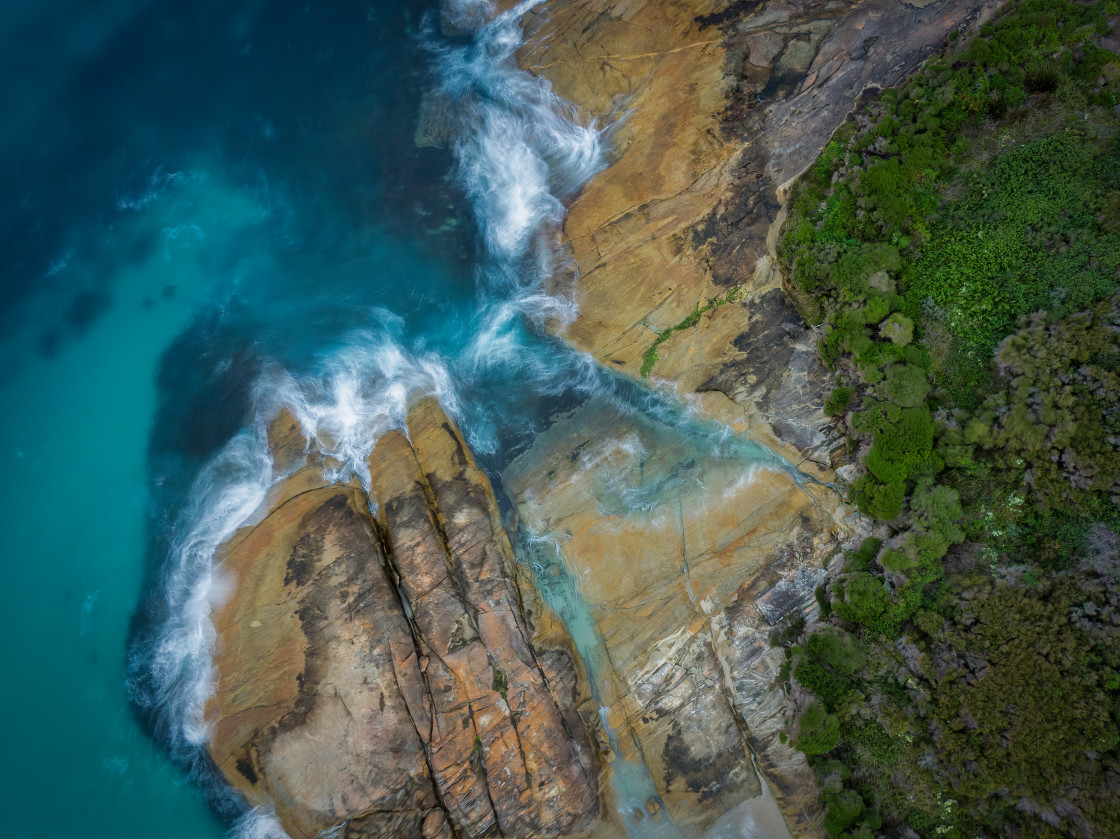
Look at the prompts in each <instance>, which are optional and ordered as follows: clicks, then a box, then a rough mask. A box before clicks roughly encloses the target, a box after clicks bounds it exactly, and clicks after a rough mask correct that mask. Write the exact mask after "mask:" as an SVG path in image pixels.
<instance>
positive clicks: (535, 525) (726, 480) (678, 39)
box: [503, 0, 998, 836]
mask: <svg viewBox="0 0 1120 839" xmlns="http://www.w3.org/2000/svg"><path fill="white" fill-rule="evenodd" d="M997 5H998V0H940V2H927V0H912V1H911V2H899V0H844V1H843V2H839V3H836V2H824V1H823V0H775V2H753V0H749V1H748V2H740V0H735V2H729V1H728V0H723V2H720V0H591V2H584V1H583V0H580V2H576V0H546V2H544V3H542V4H540V5H539V6H537V7H535V8H534V9H533V10H532V11H530V12H529V13H528V14H527V15H526V18H525V29H526V31H528V32H530V33H532V35H531V37H530V38H529V40H528V42H527V44H526V45H525V46H524V47H523V48H522V49H521V51H520V53H519V56H518V58H519V61H520V63H521V66H523V67H524V68H526V69H528V70H529V71H531V72H534V73H537V74H539V75H542V76H544V77H545V78H547V79H548V80H549V81H550V82H551V84H552V86H553V87H554V89H555V90H556V91H557V92H558V93H559V94H560V95H562V96H564V97H565V98H566V99H568V100H569V101H570V102H572V103H574V104H575V105H577V106H578V107H580V108H582V109H584V111H585V112H587V113H589V114H591V115H592V116H594V117H596V118H597V119H598V120H599V121H600V124H602V122H604V121H605V120H607V119H609V118H611V117H612V115H614V114H616V113H624V114H625V118H624V119H623V120H622V121H621V122H620V124H619V125H618V126H617V129H616V131H615V132H614V134H613V138H612V143H613V151H614V159H613V160H612V163H611V166H610V167H609V168H607V169H605V170H604V171H603V172H601V173H600V174H598V175H597V176H596V177H595V178H593V179H592V180H591V181H590V182H589V183H588V184H587V185H586V186H585V187H584V189H583V191H582V193H581V194H580V196H579V197H578V198H577V199H576V201H575V202H574V203H573V205H572V206H571V207H570V209H569V214H568V217H567V220H566V222H565V226H564V239H565V243H566V246H567V247H568V248H570V251H571V256H572V258H573V259H574V261H575V263H576V264H577V265H578V269H579V279H578V282H577V284H576V285H575V286H574V290H573V293H574V296H575V298H576V301H577V302H578V304H579V317H578V319H577V320H576V321H575V322H574V323H571V324H570V325H568V326H567V327H565V328H564V331H563V333H562V335H563V337H564V338H565V339H566V340H568V341H569V342H570V343H572V344H573V345H575V346H576V347H578V348H580V349H582V350H586V351H588V352H590V353H591V354H592V355H594V357H595V358H597V359H598V360H599V361H600V362H602V363H603V364H604V365H606V366H608V367H609V368H611V369H614V370H619V371H621V372H624V373H627V374H630V375H632V376H635V377H637V376H639V375H640V372H641V370H642V367H643V363H645V364H646V365H647V366H648V365H649V364H650V362H651V361H652V367H651V369H649V373H650V379H651V380H662V381H664V382H666V383H667V384H668V386H669V387H671V388H672V389H673V390H674V391H675V392H676V393H678V394H679V395H681V396H682V397H684V398H686V399H687V400H688V402H689V404H690V405H692V406H694V407H696V408H698V409H699V410H700V411H701V412H702V413H703V414H705V415H706V416H708V417H712V418H715V419H718V420H720V421H722V422H724V423H725V424H727V425H729V426H730V427H732V428H734V429H735V430H736V431H738V432H741V433H743V434H745V435H746V436H749V437H751V438H753V439H754V440H757V441H759V442H761V443H763V444H765V445H766V446H768V447H769V448H770V449H772V450H773V451H775V452H778V453H780V454H782V455H784V456H785V458H786V459H787V460H788V461H789V462H790V463H794V464H797V466H798V467H799V468H800V469H801V470H802V471H804V472H806V473H808V474H809V475H812V476H815V477H817V478H819V479H820V480H821V481H824V482H831V481H833V480H834V477H833V475H832V472H831V466H832V462H833V459H834V456H835V454H836V451H837V446H838V442H839V441H838V437H837V435H836V433H835V431H834V430H833V429H832V427H831V426H830V423H829V421H828V419H827V417H825V415H824V413H823V411H822V409H821V406H822V403H823V401H824V398H825V396H826V394H827V392H828V390H829V389H830V387H831V383H830V379H829V376H828V374H827V372H826V371H825V370H823V369H822V367H821V365H820V362H819V360H818V354H817V349H816V337H815V335H814V333H813V331H812V330H811V329H809V328H808V327H807V326H806V325H805V324H804V323H803V322H802V320H801V318H800V317H799V316H798V314H797V313H796V311H795V310H794V308H793V307H792V306H791V305H790V303H789V301H788V300H787V299H786V296H785V293H784V290H783V278H782V276H781V274H780V271H779V270H778V269H777V266H776V258H775V246H776V240H777V234H778V230H779V227H780V224H781V213H782V204H783V202H784V201H785V200H786V197H787V194H788V188H789V186H790V184H791V183H792V181H793V180H794V179H795V178H796V177H797V175H798V174H799V173H800V172H802V171H803V170H804V169H805V167H806V166H808V165H809V164H810V163H811V162H812V161H813V159H814V158H815V157H816V155H817V153H818V151H819V149H820V148H821V147H822V146H824V145H825V143H826V142H827V141H828V139H829V138H830V136H831V134H832V132H833V131H834V130H835V129H836V128H837V127H838V126H839V124H840V123H841V122H842V120H843V119H844V118H845V117H846V115H847V114H849V112H850V111H851V110H852V109H853V107H854V106H855V105H856V103H857V102H858V101H859V100H860V98H861V96H862V95H863V94H864V93H865V91H867V90H868V89H869V88H873V87H876V86H880V87H882V86H888V85H892V84H895V83H897V82H899V81H901V80H902V79H903V78H904V77H905V76H906V75H907V74H908V73H909V72H911V71H912V70H913V69H914V68H915V67H917V65H918V64H919V63H920V62H921V61H922V60H923V59H924V58H926V57H927V56H928V55H929V54H930V53H931V52H932V51H933V50H934V49H936V48H937V47H938V46H939V45H940V44H941V43H942V42H943V41H944V39H945V37H946V35H947V34H948V32H949V31H950V30H951V29H953V28H963V27H965V26H967V25H969V24H970V23H971V22H973V21H974V20H976V19H977V17H978V16H979V15H981V14H982V13H983V12H984V11H985V10H989V9H991V8H994V7H995V6H997ZM564 279H565V282H566V281H567V279H566V277H565V278H564ZM732 290H734V293H733V294H732V295H730V297H729V294H728V293H729V292H731V291H732ZM717 298H722V300H723V301H724V302H721V304H720V305H718V306H717V307H715V308H713V309H711V310H710V311H708V312H706V313H705V314H703V315H700V316H699V317H698V318H696V319H695V322H693V323H691V324H690V325H688V326H687V327H686V328H682V329H679V330H676V331H673V332H671V333H668V334H667V333H666V330H668V329H670V328H671V327H675V326H677V325H679V324H682V323H684V322H685V321H686V319H687V318H689V316H690V315H692V313H693V312H694V311H696V310H697V308H698V307H702V306H704V305H705V304H707V303H708V302H709V301H712V300H715V299H717ZM659 335H662V336H665V337H664V339H663V340H660V341H659V343H658V344H657V346H656V358H654V357H652V356H650V355H649V354H648V353H649V350H650V349H651V348H652V347H653V346H654V342H655V341H657V339H658V336H659ZM594 414H595V409H589V410H585V411H583V412H582V414H581V416H580V417H577V418H573V419H572V420H571V421H569V422H567V423H565V424H560V425H558V426H557V427H556V428H555V429H554V430H553V431H552V432H550V433H549V434H548V435H545V436H544V437H542V438H540V439H539V440H538V441H537V443H536V444H535V445H534V447H533V448H532V449H531V450H530V451H529V452H528V453H526V454H525V455H523V456H522V457H521V458H519V460H518V461H516V462H515V463H514V464H513V465H512V466H511V468H510V469H509V470H508V471H507V473H506V474H505V475H504V476H503V479H504V483H505V485H506V487H507V489H508V490H509V491H510V493H511V495H512V497H513V499H514V502H515V503H516V504H517V505H518V507H519V511H520V513H521V516H522V521H523V522H524V524H525V526H526V527H527V529H528V530H529V531H530V532H531V533H532V534H534V535H535V536H539V537H547V538H551V539H553V540H555V541H556V543H557V544H559V545H561V548H560V552H561V554H562V556H563V562H564V565H565V567H566V568H567V569H568V572H569V573H570V574H571V575H572V576H573V577H575V578H576V579H578V580H579V582H580V585H581V590H582V591H583V593H584V594H585V596H586V598H587V599H588V601H589V603H590V605H591V607H592V613H593V619H594V622H595V627H596V630H597V631H598V632H599V634H600V635H601V637H602V642H603V644H604V646H605V653H604V655H605V656H606V657H608V658H609V663H608V666H607V669H608V670H609V671H610V672H611V673H612V674H613V676H614V684H613V695H612V696H610V697H608V702H609V705H610V711H611V715H610V717H611V719H610V721H611V722H612V724H614V725H615V726H616V727H617V728H618V729H619V731H620V737H621V743H620V747H621V748H622V749H623V751H624V752H627V750H630V751H631V752H633V753H636V754H640V755H641V759H643V760H644V762H645V764H646V765H647V766H648V767H649V769H650V774H651V776H652V777H653V780H654V782H655V784H656V785H657V787H658V791H659V792H660V793H661V794H662V795H663V796H664V803H665V806H666V810H667V811H668V812H669V814H670V815H671V816H672V818H673V819H674V820H675V821H678V822H680V823H682V824H687V825H702V824H703V823H704V822H705V820H710V819H712V818H714V817H715V815H718V811H720V810H721V809H722V808H725V807H727V806H729V805H731V804H732V803H733V802H734V801H735V800H736V796H739V797H742V796H744V795H746V794H747V793H748V792H749V789H750V787H749V785H748V784H743V785H742V786H740V787H738V788H736V786H735V784H734V783H731V782H730V780H731V779H735V778H737V777H738V776H739V773H740V768H741V767H744V766H746V761H745V759H740V758H739V757H738V756H739V755H741V754H743V753H745V752H746V750H747V749H746V747H747V746H749V747H750V749H751V750H753V753H754V755H755V756H756V758H757V760H758V764H759V766H760V767H761V769H762V770H763V772H764V774H765V775H766V777H767V779H768V780H769V781H770V784H771V786H772V788H773V789H774V792H775V795H776V798H777V800H778V802H779V804H780V805H781V806H782V809H783V812H784V813H785V815H786V818H787V821H788V822H789V823H790V825H791V827H792V829H793V830H794V832H795V834H797V835H801V836H807V835H822V831H821V814H820V811H819V808H818V805H817V803H816V790H815V788H814V783H813V780H812V775H811V773H810V772H809V770H808V767H807V765H806V763H805V761H804V758H803V756H801V755H799V754H798V753H796V752H795V751H793V750H792V749H790V748H788V747H787V746H786V745H785V744H782V743H781V742H780V739H779V736H778V735H779V732H780V731H781V728H782V724H783V723H782V714H783V706H782V692H781V688H780V684H779V683H778V670H779V666H780V663H781V653H780V651H776V650H772V649H771V648H770V647H769V645H768V643H767V636H768V634H769V631H770V629H771V626H772V622H773V621H776V620H779V619H780V618H781V617H782V616H783V615H785V614H787V613H789V612H791V611H797V610H803V609H807V610H812V609H813V608H814V606H813V598H812V589H813V586H814V585H815V581H816V580H817V579H819V577H820V573H821V572H820V562H821V557H822V548H824V547H826V546H827V545H829V544H830V540H831V539H833V538H834V537H832V535H831V532H832V531H833V530H834V521H833V519H834V518H840V517H841V516H842V515H843V512H844V511H843V510H842V509H839V507H840V505H839V499H838V498H837V497H836V496H830V495H829V494H828V493H827V492H824V491H817V490H815V489H811V488H810V494H812V495H814V496H815V497H814V498H810V497H809V494H806V492H805V490H804V489H803V488H799V487H797V486H795V485H794V484H793V482H791V481H790V480H789V479H788V478H787V477H786V476H785V475H783V474H781V473H778V472H772V471H771V472H759V473H755V477H754V479H753V482H752V483H751V484H750V485H749V486H747V485H744V486H741V487H738V488H735V487H737V483H736V479H735V477H734V476H733V475H727V474H721V472H720V469H719V467H718V466H713V465H709V467H703V468H702V472H703V474H701V475H698V477H697V478H696V480H697V481H698V482H699V483H701V484H703V485H704V486H705V487H706V488H707V489H706V490H705V493H704V494H702V495H703V498H704V500H703V503H700V502H698V501H694V502H693V503H692V504H691V506H690V505H689V504H688V503H685V502H682V503H680V504H679V505H676V509H673V507H674V505H673V504H671V503H667V502H666V501H665V499H664V498H663V497H662V498H661V499H660V502H659V503H660V506H658V507H654V509H653V511H652V512H651V513H649V514H648V515H645V516H643V515H639V514H636V513H634V512H630V513H626V514H622V513H620V514H608V513H605V512H604V505H603V503H602V501H601V497H602V490H603V486H602V481H604V480H606V478H605V477H604V476H605V475H607V474H614V475H615V479H616V480H617V479H618V477H617V476H618V475H627V474H639V473H640V472H641V471H642V470H643V469H648V468H649V466H650V464H649V463H647V462H646V461H642V462H641V463H640V464H639V463H635V464H630V465H629V466H627V464H624V463H621V461H620V464H621V465H620V464H614V465H612V461H611V458H615V459H621V460H625V458H626V457H627V456H628V455H626V453H625V448H626V446H627V445H628V443H627V439H628V438H627V435H628V434H631V435H632V434H633V429H630V428H627V427H626V426H625V425H624V424H623V425H622V426H620V425H618V424H617V423H616V422H615V421H609V422H605V423H604V420H603V419H602V418H601V417H599V416H593V415H594ZM580 423H584V424H583V425H581V424H580ZM597 424H598V425H597ZM600 427H605V428H607V429H609V430H607V431H605V432H604V431H601V430H600ZM641 436H642V435H641V432H640V431H639V432H638V433H637V437H638V438H641ZM612 445H613V446H614V448H613V453H612V451H609V449H610V448H611V446H612ZM596 451H597V452H599V453H600V455H601V457H602V458H603V460H602V461H601V462H600V463H594V464H591V463H589V462H588V457H589V453H590V452H596ZM646 451H647V452H649V453H650V454H649V456H650V458H659V457H660V458H664V457H668V456H669V455H666V454H665V453H664V452H660V451H659V452H657V454H653V452H654V449H653V448H651V447H649V446H647V447H646ZM680 462H681V463H682V464H683V463H687V462H688V461H687V460H682V461H680ZM597 482H598V483H597ZM728 493H730V495H728ZM729 498H731V499H733V501H729V500H728V499H729ZM608 507H609V505H608ZM674 517H675V519H676V521H674V520H673V519H674ZM717 665H718V666H717ZM724 708H728V709H732V710H731V711H729V712H727V713H726V714H725V712H724V710H723V709H724ZM690 713H691V714H692V719H686V717H687V715H688V714H690ZM726 719H734V720H736V721H737V723H738V724H739V726H740V728H739V730H738V731H736V732H732V731H731V730H730V729H729V728H728V727H727V725H726V724H725V722H724V720H726ZM697 720H705V722H702V723H701V722H697ZM692 724H695V725H696V728H694V729H688V726H689V725H692ZM677 726H679V731H680V734H679V737H678V729H677ZM686 731H687V732H688V734H687V736H686V733H685V732H686ZM627 737H628V738H629V740H627ZM675 738H676V739H675ZM690 738H691V743H692V744H693V747H692V749H691V750H690V752H689V753H688V754H686V753H685V752H684V751H683V750H681V749H680V748H679V743H680V742H682V741H685V740H689V739H690ZM733 744H734V745H733ZM729 756H730V757H729ZM720 761H723V763H720ZM717 765H718V766H719V771H718V772H717V773H715V774H716V775H718V777H720V778H723V779H727V780H728V781H729V782H728V783H725V784H724V785H722V786H721V785H720V784H719V783H718V782H717V783H714V784H712V785H711V786H705V781H704V777H703V772H702V771H698V772H696V773H695V774H694V775H693V776H692V778H691V779H689V780H688V781H686V782H685V783H683V784H682V783H681V781H682V778H684V777H685V776H687V775H688V774H689V773H688V769H687V767H690V766H695V767H705V766H707V767H714V766H717ZM667 767H668V768H667ZM690 792H691V795H690Z"/></svg>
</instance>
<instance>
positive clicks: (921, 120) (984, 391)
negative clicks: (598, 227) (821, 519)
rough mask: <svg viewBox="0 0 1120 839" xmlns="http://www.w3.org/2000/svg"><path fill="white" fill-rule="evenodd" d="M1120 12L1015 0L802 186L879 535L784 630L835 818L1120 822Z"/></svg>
mask: <svg viewBox="0 0 1120 839" xmlns="http://www.w3.org/2000/svg"><path fill="white" fill-rule="evenodd" d="M1118 14H1120V3H1117V2H1115V0H1110V2H1085V3H1081V2H1067V0H1012V2H1009V3H1008V4H1007V5H1006V6H1005V7H1004V10H1003V12H1002V13H1001V14H1000V15H999V16H998V17H996V18H995V19H993V20H992V21H990V22H989V23H987V24H985V25H984V26H983V27H982V28H981V29H980V31H979V32H978V33H976V34H975V36H974V37H972V38H971V39H969V40H968V41H967V43H959V42H958V39H956V38H955V37H954V38H951V39H950V45H949V47H948V48H947V49H946V51H945V53H944V54H943V55H941V56H938V57H936V58H935V59H933V60H931V61H930V62H929V63H927V65H926V66H925V67H924V68H923V69H922V70H920V71H919V72H918V73H917V74H915V76H914V77H913V78H912V79H911V80H910V81H909V82H907V83H906V84H905V85H903V86H902V87H900V88H897V89H893V90H887V91H884V92H883V93H882V94H881V95H880V96H879V97H878V98H877V100H876V101H874V102H872V103H871V104H870V105H869V106H868V107H867V109H866V110H865V111H864V112H863V113H860V114H858V115H856V116H855V117H854V118H853V119H851V120H849V121H848V122H847V123H845V125H844V126H842V127H841V128H840V130H838V131H837V132H836V134H835V135H834V137H833V139H832V141H831V142H830V143H829V144H828V145H827V146H826V147H825V148H824V149H823V150H822V153H821V155H820V157H819V158H818V159H817V161H816V162H815V163H814V164H813V166H812V167H811V168H810V169H809V170H808V171H807V172H806V173H805V175H803V176H802V178H801V179H800V181H799V182H798V184H797V186H796V187H795V190H794V193H793V195H792V197H791V201H790V213H789V218H788V221H787V225H786V228H785V232H784V234H783V238H782V241H781V243H780V246H779V251H780V256H781V258H782V260H783V263H784V265H785V267H786V269H787V276H788V277H789V278H790V281H791V283H792V285H793V289H792V291H793V293H794V295H795V296H796V302H797V304H798V306H799V307H800V308H801V310H802V313H803V314H804V315H805V317H806V318H807V319H809V320H811V321H812V322H814V323H819V324H821V325H822V327H823V334H822V339H821V342H820V352H821V357H822V360H823V361H824V362H825V363H826V364H827V365H829V366H830V367H831V368H832V370H833V371H834V375H835V380H836V381H835V389H834V390H833V391H832V394H831V395H830V396H829V398H828V400H827V401H826V404H825V411H826V412H827V413H828V414H829V415H830V416H832V417H835V418H837V420H838V421H839V422H841V423H842V426H843V428H844V429H845V431H846V433H847V438H848V448H849V451H851V452H860V453H862V458H861V467H862V468H861V472H860V474H859V476H858V477H857V478H856V479H855V480H854V481H853V482H852V486H851V501H852V502H853V503H855V504H856V505H858V507H859V509H860V510H861V511H862V512H863V513H864V514H865V515H867V516H869V517H870V518H872V519H876V520H879V521H880V522H881V524H879V525H878V528H879V529H878V530H877V531H876V532H877V533H878V534H879V535H880V536H881V537H882V538H881V539H878V538H876V539H867V540H865V541H864V542H863V543H862V544H861V545H860V546H859V548H858V549H856V550H849V551H848V552H846V553H845V555H844V556H843V557H842V558H841V559H839V560H837V561H836V562H838V563H839V570H838V571H836V572H835V573H833V574H832V580H831V582H830V584H829V585H828V586H827V587H826V588H823V589H822V590H820V591H818V595H817V597H818V601H819V602H820V604H821V620H822V623H819V624H817V625H814V626H810V627H809V628H808V634H807V635H806V634H805V633H800V634H793V632H792V627H791V628H789V629H788V630H787V631H786V632H785V635H784V636H783V646H785V647H786V649H787V650H788V654H789V662H788V667H787V671H786V672H787V673H788V675H789V677H790V680H791V687H792V686H793V685H796V686H799V690H800V691H804V692H805V693H807V694H809V696H808V697H807V698H806V699H805V700H804V701H803V702H800V706H801V707H803V708H805V710H804V711H803V712H802V713H801V715H800V718H799V719H797V720H791V724H792V725H791V730H790V733H791V740H792V741H793V742H794V743H795V744H796V745H797V747H798V748H799V749H801V750H802V751H804V752H805V753H806V754H808V755H810V758H811V761H812V762H813V763H814V766H815V768H816V771H817V774H818V778H819V780H820V783H821V789H822V802H823V803H824V804H825V805H827V808H828V810H827V816H826V822H825V827H826V829H827V830H828V832H829V834H830V836H833V837H872V836H875V835H877V833H881V831H883V830H884V829H887V830H889V831H893V832H892V833H891V835H895V834H897V832H898V831H899V830H901V829H902V828H909V829H910V830H912V831H914V832H916V833H917V834H918V835H919V836H922V837H925V836H945V837H961V839H964V837H997V836H1032V837H1033V836H1040V837H1059V836H1089V835H1095V836H1120V795H1118V794H1117V792H1116V783H1117V780H1116V779H1117V778H1120V537H1118V536H1117V534H1118V533H1120V293H1118V291H1120V59H1118V58H1117V56H1116V55H1114V54H1112V53H1111V52H1108V51H1107V50H1105V49H1104V48H1102V46H1101V45H1100V39H1101V38H1102V36H1104V35H1107V34H1108V33H1109V31H1110V24H1109V21H1110V20H1112V19H1114V18H1115V16H1116V15H1118ZM836 562H834V567H835V564H836ZM801 695H802V694H801V693H800V692H795V696H801ZM884 826H886V827H884Z"/></svg>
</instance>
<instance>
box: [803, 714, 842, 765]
mask: <svg viewBox="0 0 1120 839" xmlns="http://www.w3.org/2000/svg"><path fill="white" fill-rule="evenodd" d="M798 732H799V733H798V736H797V748H798V749H800V750H801V751H803V752H804V753H805V754H807V755H820V754H825V753H827V752H830V751H832V750H833V749H834V748H836V744H837V742H838V741H839V740H840V721H839V720H838V719H837V718H836V716H835V714H830V713H828V711H827V710H825V707H824V706H823V705H821V704H820V703H819V702H814V703H813V704H812V705H810V706H809V707H808V708H806V709H805V713H804V714H802V715H801V720H800V722H799V724H798Z"/></svg>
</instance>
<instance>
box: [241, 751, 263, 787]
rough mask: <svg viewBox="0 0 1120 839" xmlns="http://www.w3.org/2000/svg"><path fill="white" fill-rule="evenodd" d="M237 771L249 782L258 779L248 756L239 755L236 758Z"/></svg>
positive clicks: (254, 781)
mask: <svg viewBox="0 0 1120 839" xmlns="http://www.w3.org/2000/svg"><path fill="white" fill-rule="evenodd" d="M237 771H238V772H240V773H241V774H242V775H243V776H244V778H245V780H246V781H248V782H249V783H250V784H255V783H256V782H257V781H258V780H259V778H257V770H255V769H254V768H253V764H252V762H251V761H250V760H249V758H248V757H239V758H238V759H237Z"/></svg>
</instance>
